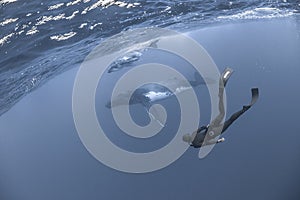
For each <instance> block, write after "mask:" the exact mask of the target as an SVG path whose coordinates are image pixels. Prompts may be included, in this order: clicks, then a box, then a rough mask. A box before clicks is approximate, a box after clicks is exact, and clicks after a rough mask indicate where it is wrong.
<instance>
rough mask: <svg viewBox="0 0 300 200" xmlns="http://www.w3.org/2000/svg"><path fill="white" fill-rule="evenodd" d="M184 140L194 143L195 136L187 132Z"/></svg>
mask: <svg viewBox="0 0 300 200" xmlns="http://www.w3.org/2000/svg"><path fill="white" fill-rule="evenodd" d="M182 140H183V141H185V142H187V143H192V141H193V138H192V136H191V135H190V134H185V135H184V136H183V137H182Z"/></svg>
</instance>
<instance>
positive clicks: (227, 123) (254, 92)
mask: <svg viewBox="0 0 300 200" xmlns="http://www.w3.org/2000/svg"><path fill="white" fill-rule="evenodd" d="M251 93H252V98H251V102H250V104H248V105H246V106H243V109H242V110H240V111H238V112H236V113H234V114H233V115H231V117H230V118H229V119H228V120H226V121H225V123H224V126H223V130H222V133H223V132H224V131H226V129H227V128H228V127H229V126H230V125H231V124H232V123H233V122H234V121H235V120H236V119H237V118H239V117H240V116H241V115H242V114H243V113H244V112H246V111H247V110H248V109H249V108H251V106H253V105H254V104H255V103H256V101H257V99H258V96H259V93H258V88H252V89H251Z"/></svg>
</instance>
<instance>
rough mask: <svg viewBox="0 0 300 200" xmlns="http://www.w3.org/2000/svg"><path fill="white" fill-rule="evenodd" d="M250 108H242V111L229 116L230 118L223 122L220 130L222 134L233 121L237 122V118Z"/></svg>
mask: <svg viewBox="0 0 300 200" xmlns="http://www.w3.org/2000/svg"><path fill="white" fill-rule="evenodd" d="M250 107H251V106H243V109H242V110H239V111H237V112H236V113H234V114H233V115H231V117H230V118H229V119H228V120H226V121H225V123H224V126H223V129H222V133H223V132H224V131H226V129H227V128H228V127H229V126H230V125H231V124H232V123H233V122H234V121H235V120H237V118H239V117H240V116H241V115H242V114H244V113H245V112H246V111H247V110H248V109H249V108H250Z"/></svg>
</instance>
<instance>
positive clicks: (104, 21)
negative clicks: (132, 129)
mask: <svg viewBox="0 0 300 200" xmlns="http://www.w3.org/2000/svg"><path fill="white" fill-rule="evenodd" d="M116 4H118V5H116ZM299 4H300V2H299V1H254V0H253V1H225V0H222V1H126V2H119V3H117V2H116V1H110V0H107V1H104V0H102V1H89V0H82V1H80V0H74V1H72V2H69V1H65V2H64V1H52V2H42V1H32V2H24V1H20V0H19V1H14V0H2V1H0V20H1V21H0V114H1V117H0V199H1V200H2V199H3V200H18V199H22V200H27V199H28V200H35V199H43V200H48V199H49V200H50V199H51V200H52V199H64V200H65V199H72V200H75V199H76V200H77V199H78V200H82V199H92V200H93V199H146V200H148V199H149V200H150V199H151V200H152V199H195V198H197V199H212V200H213V199H249V200H250V199H262V200H265V199H278V200H279V199H290V200H298V199H299V197H300V193H299V190H298V186H299V184H300V173H299V167H300V159H299V158H300V145H299V141H300V135H299V131H298V130H299V129H300V125H299V123H298V121H299V112H300V106H299V102H300V93H299V75H300V68H299V67H300V57H299V55H300V18H299V15H298V13H299ZM77 11H78V12H77ZM148 26H159V27H167V28H171V29H174V30H178V31H184V32H187V31H189V33H188V34H189V35H190V36H191V37H193V38H194V39H195V40H196V41H198V42H199V43H200V44H201V45H202V46H203V47H204V48H205V49H206V50H207V51H208V53H209V54H210V55H211V56H212V58H213V60H214V61H215V62H216V64H217V66H218V68H219V69H220V71H222V70H223V69H224V68H225V67H227V66H230V67H232V68H233V69H234V70H235V73H234V74H233V76H232V78H230V81H229V83H228V86H227V90H226V93H227V109H228V111H227V116H229V115H230V114H231V113H233V112H235V111H237V110H238V109H240V108H241V107H242V106H243V105H244V104H245V103H248V102H249V98H250V88H251V87H258V88H259V89H260V98H259V101H258V102H257V104H256V105H255V106H254V107H253V108H251V109H250V110H249V111H248V112H247V113H246V114H245V115H244V116H242V117H241V118H240V119H238V121H237V122H236V123H234V124H233V125H232V126H231V127H230V128H229V129H228V130H227V131H226V133H225V134H224V137H225V138H226V141H225V142H224V143H221V144H218V145H216V147H215V148H214V149H213V151H212V152H211V153H210V154H209V155H208V156H207V157H206V158H205V159H203V160H199V159H198V150H197V149H192V148H191V149H189V150H188V151H186V152H185V154H184V155H183V156H182V157H181V158H180V159H179V160H177V161H176V162H174V163H173V164H171V165H170V166H168V167H166V168H164V169H162V170H159V171H156V172H153V173H148V174H126V173H122V172H118V171H115V170H112V169H110V168H108V167H106V166H104V165H103V164H101V163H100V162H98V161H97V160H95V159H94V158H93V157H92V156H91V155H90V154H89V153H88V152H87V150H86V149H85V147H84V146H83V145H82V143H81V141H80V139H79V137H78V134H77V131H76V129H75V126H74V121H73V116H72V90H73V84H74V80H75V76H76V73H77V71H78V67H79V64H80V63H81V62H82V61H83V59H84V58H85V57H86V56H87V54H88V53H89V52H90V50H91V49H93V47H95V46H96V45H98V44H101V42H102V41H103V40H104V39H106V38H108V37H110V36H112V35H114V34H116V33H120V32H122V31H124V30H127V29H131V28H135V27H148ZM141 39H143V38H141ZM150 45H151V44H150ZM115 48H118V46H114V45H107V46H104V49H107V51H113V50H114V49H115ZM159 56H161V52H150V51H138V52H133V53H132V54H131V55H129V57H126V56H125V57H122V58H120V59H118V60H116V62H115V63H113V64H112V66H111V68H110V69H111V70H108V71H107V73H106V76H105V77H104V81H106V82H105V83H107V85H105V87H104V88H99V90H98V91H97V96H96V100H97V102H101V103H99V104H97V105H96V108H97V116H98V119H99V121H103V120H104V122H103V123H104V124H105V126H106V128H107V129H111V132H112V133H114V134H112V135H111V136H109V137H110V139H111V140H112V141H113V142H114V143H116V144H117V145H119V146H120V147H122V148H125V149H128V150H135V151H138V152H143V151H149V150H153V149H156V148H160V147H161V146H163V145H164V144H166V143H167V142H168V141H169V140H170V139H171V138H172V137H173V135H172V133H173V132H174V131H176V129H177V126H178V121H177V119H178V115H179V114H178V110H177V109H178V102H177V101H176V98H175V97H170V98H168V99H166V100H164V101H162V102H161V104H162V105H164V106H165V107H166V109H167V111H170V110H171V111H172V112H173V113H175V114H173V115H171V116H170V118H169V119H168V120H169V121H167V124H168V127H167V128H166V133H170V134H165V135H162V134H160V135H157V137H154V138H151V140H147V141H144V143H140V142H141V141H139V140H132V138H128V137H125V136H121V134H120V133H118V130H117V128H116V127H114V126H111V124H110V123H111V121H112V120H110V119H111V118H109V119H108V118H107V116H109V117H111V116H110V114H109V113H110V109H109V108H108V107H107V106H106V105H107V102H108V101H109V97H107V96H106V95H107V94H110V93H111V90H112V88H113V84H111V83H114V82H115V80H116V79H118V78H119V77H120V76H121V75H122V74H124V73H125V72H126V71H128V70H130V69H131V68H132V67H134V66H135V64H141V63H143V62H145V63H146V62H148V61H151V60H153V59H154V58H155V59H158V60H159V61H160V62H162V63H165V64H168V65H170V66H173V67H174V68H176V69H180V68H181V66H184V70H182V69H181V72H182V73H183V74H184V75H185V76H186V77H187V78H188V79H189V80H191V81H193V80H194V78H195V77H194V73H193V70H191V69H190V68H189V67H188V63H186V62H185V61H183V60H179V59H177V58H174V57H169V56H170V55H165V54H164V55H163V56H161V57H159ZM195 91H197V92H198V94H199V96H198V98H199V99H200V106H201V121H200V122H199V124H200V125H206V124H207V123H208V122H209V120H210V119H209V116H210V105H209V98H208V94H207V89H206V88H205V86H203V85H201V84H199V85H197V86H196V87H195ZM202 100H203V101H202ZM132 101H134V100H132ZM132 107H133V108H132V112H138V113H140V115H141V117H140V118H137V119H135V120H136V122H137V123H139V124H141V125H143V124H145V123H147V119H148V118H147V113H146V112H145V110H143V107H142V106H141V105H134V106H132ZM141 119H145V120H141ZM105 120H107V121H105ZM139 120H140V121H139ZM191 120H192V119H191Z"/></svg>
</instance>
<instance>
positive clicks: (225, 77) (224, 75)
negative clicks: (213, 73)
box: [221, 67, 234, 87]
mask: <svg viewBox="0 0 300 200" xmlns="http://www.w3.org/2000/svg"><path fill="white" fill-rule="evenodd" d="M233 72H234V71H233V69H231V68H229V67H226V68H225V69H224V71H223V72H222V74H221V79H222V81H223V84H224V87H225V86H226V84H227V81H228V80H229V78H230V77H231V75H232V73H233Z"/></svg>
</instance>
